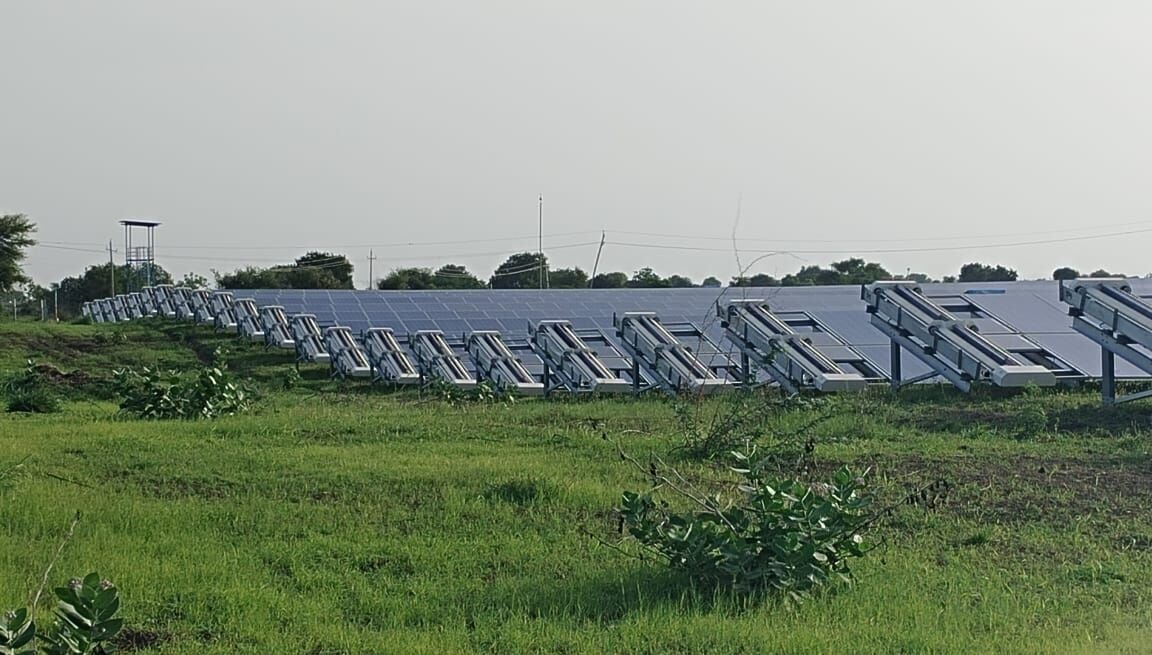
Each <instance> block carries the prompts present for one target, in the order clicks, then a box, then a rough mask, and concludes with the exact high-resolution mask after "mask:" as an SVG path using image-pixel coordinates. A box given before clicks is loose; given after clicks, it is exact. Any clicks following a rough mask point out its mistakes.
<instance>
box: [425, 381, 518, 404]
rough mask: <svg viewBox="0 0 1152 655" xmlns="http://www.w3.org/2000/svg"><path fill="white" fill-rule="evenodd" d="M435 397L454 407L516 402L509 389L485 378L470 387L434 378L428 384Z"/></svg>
mask: <svg viewBox="0 0 1152 655" xmlns="http://www.w3.org/2000/svg"><path fill="white" fill-rule="evenodd" d="M428 391H430V392H431V393H432V394H433V395H434V396H435V397H436V398H438V399H440V400H442V401H444V402H446V403H448V404H449V405H452V406H454V407H464V406H466V405H469V404H477V405H495V404H503V405H510V404H512V403H514V402H516V394H515V393H514V392H512V390H510V389H504V388H502V387H499V386H497V385H494V384H492V383H491V382H489V381H487V380H481V381H479V382H477V383H476V386H475V387H474V388H472V389H461V388H460V387H458V386H456V385H455V384H452V383H451V382H449V381H447V380H442V379H436V380H433V381H432V382H431V383H429V385H428Z"/></svg>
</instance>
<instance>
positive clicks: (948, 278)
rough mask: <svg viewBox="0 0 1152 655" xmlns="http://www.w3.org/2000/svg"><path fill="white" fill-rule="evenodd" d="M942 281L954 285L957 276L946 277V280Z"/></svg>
mask: <svg viewBox="0 0 1152 655" xmlns="http://www.w3.org/2000/svg"><path fill="white" fill-rule="evenodd" d="M940 281H941V282H943V283H945V284H952V283H953V282H955V281H956V276H955V275H945V276H944V279H942V280H940Z"/></svg>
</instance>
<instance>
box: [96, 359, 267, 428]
mask: <svg viewBox="0 0 1152 655" xmlns="http://www.w3.org/2000/svg"><path fill="white" fill-rule="evenodd" d="M113 384H114V387H115V389H116V392H117V394H118V395H120V396H121V397H122V398H123V400H122V401H121V402H120V410H121V411H122V412H124V413H126V414H129V415H132V416H136V417H139V418H148V419H211V418H216V417H218V416H227V415H232V414H239V413H242V412H245V411H247V410H248V409H249V408H250V407H251V399H250V398H249V394H248V393H247V391H245V389H244V388H243V387H242V386H241V385H240V384H239V383H238V382H236V381H235V380H233V379H232V377H231V376H230V375H229V374H228V373H227V372H226V370H224V369H221V368H218V367H205V368H201V369H199V370H195V371H191V372H188V373H180V372H177V371H161V370H159V369H154V368H147V367H145V368H142V369H140V371H136V370H134V369H131V368H127V369H122V370H118V371H115V372H114V373H113Z"/></svg>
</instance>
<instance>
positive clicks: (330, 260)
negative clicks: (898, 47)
mask: <svg viewBox="0 0 1152 655" xmlns="http://www.w3.org/2000/svg"><path fill="white" fill-rule="evenodd" d="M35 232H36V224H35V223H33V222H32V221H31V220H29V219H28V217H27V216H25V215H23V214H9V215H4V216H0V294H2V297H0V300H2V301H3V302H5V303H9V302H11V301H17V302H18V303H19V304H21V305H24V306H25V309H24V311H25V312H27V311H28V308H29V307H35V306H37V305H38V303H39V302H40V301H41V300H48V302H49V303H50V304H51V305H52V306H55V307H56V308H58V310H59V312H60V313H61V315H63V316H72V315H76V314H78V313H79V311H80V307H81V305H82V304H83V303H85V302H87V301H90V300H95V299H98V298H105V297H107V296H109V295H110V294H112V293H124V292H125V291H126V290H128V289H133V290H135V289H139V288H140V287H141V286H143V285H144V284H145V283H146V281H149V280H150V281H151V283H152V284H176V285H178V286H187V287H192V288H207V287H208V286H209V284H210V282H209V280H208V279H207V278H204V277H203V276H201V275H197V274H195V273H188V274H185V275H184V276H183V277H182V278H180V279H175V278H174V277H173V276H172V275H171V274H170V273H169V272H168V271H166V270H164V269H163V268H162V267H160V266H158V265H157V266H154V267H153V268H152V269H150V270H149V269H144V268H141V267H135V268H132V267H129V266H127V265H116V264H112V263H105V264H99V265H94V266H89V267H87V268H86V269H85V270H84V271H83V272H82V273H80V274H78V275H75V276H69V277H65V278H63V279H62V280H60V281H58V282H55V283H53V284H51V285H49V286H47V287H42V286H39V285H37V284H34V283H33V282H32V280H30V279H29V278H28V277H27V276H26V275H25V273H24V271H23V267H22V264H23V261H24V258H25V255H26V252H27V250H28V249H29V248H31V247H33V246H35V245H36V240H35V239H34V234H35ZM354 271H355V267H354V266H353V265H352V263H351V261H349V260H348V258H347V256H345V255H343V254H339V253H330V252H321V251H311V252H307V253H305V254H304V255H302V256H300V257H298V258H296V259H295V260H293V261H292V262H290V263H286V264H283V265H278V266H268V267H258V266H245V267H241V268H238V269H236V270H234V271H232V272H228V273H221V272H219V271H215V270H214V271H212V275H213V280H212V282H214V284H215V287H216V288H219V289H352V288H355V282H354V278H353V274H354ZM1080 277H1096V278H1100V277H1124V276H1123V275H1122V274H1119V273H1110V272H1108V271H1106V270H1103V269H1098V270H1095V271H1092V272H1090V273H1087V274H1083V273H1081V272H1080V271H1079V270H1077V269H1075V268H1071V267H1067V266H1062V267H1060V268H1057V269H1055V270H1054V271H1053V272H1052V278H1053V279H1056V280H1069V279H1076V278H1080ZM1017 278H1018V274H1017V272H1016V271H1015V270H1014V269H1011V268H1008V267H1006V266H1002V265H999V264H995V265H993V264H984V263H980V262H972V263H968V264H965V265H964V266H962V267H961V268H960V271H959V272H958V274H957V275H954V276H951V275H950V276H945V277H944V278H942V279H941V280H934V279H932V278H931V277H929V276H928V275H925V274H923V273H912V272H906V273H905V274H903V275H899V274H893V273H892V272H891V271H889V270H888V269H886V268H884V266H883V265H881V264H880V263H878V262H869V261H865V260H864V259H861V258H859V257H851V258H848V259H844V260H841V261H837V262H833V263H832V264H831V265H830V266H828V267H827V268H825V267H823V266H819V265H808V266H802V267H800V269H799V270H798V271H796V272H795V273H790V274H788V275H785V276H783V277H781V278H779V279H777V278H776V277H773V276H772V275H769V274H767V273H756V274H751V275H746V276H739V277H733V278H731V279H729V280H728V281H727V282H726V283H725V282H723V281H721V280H720V279H719V278H717V277H713V276H709V277H706V278H704V279H703V280H701V281H699V282H696V281H694V280H692V279H691V278H690V277H688V276H685V275H677V274H673V275H668V276H666V277H665V276H662V275H660V274H658V273H656V272H655V271H654V270H653V269H652V268H649V267H643V268H640V269H638V270H636V271H633V272H632V273H626V272H623V271H611V272H606V273H600V272H596V273H595V274H592V275H590V274H589V273H588V272H586V271H584V270H583V269H581V268H579V267H572V268H552V267H551V266H550V265H549V263H548V258H547V256H545V255H541V254H539V253H531V252H521V253H516V254H513V255H511V256H509V257H508V258H507V259H505V260H504V262H503V263H501V264H500V265H499V266H498V267H497V268H496V269H495V270H494V271H493V272H492V274H491V275H490V276H488V278H487V279H482V278H480V277H478V276H477V275H475V274H473V273H472V272H470V271H469V270H468V269H467V268H466V267H464V266H461V265H459V264H444V265H443V266H440V267H438V268H421V267H409V268H394V269H392V270H391V271H389V272H388V273H387V274H386V275H385V276H384V277H382V278H380V279H378V280H375V281H374V283H375V286H376V288H377V289H382V290H423V289H429V290H434V289H486V288H491V289H536V288H539V287H546V288H550V289H585V288H592V289H629V288H632V289H662V288H687V287H710V288H719V287H722V286H725V285H727V286H730V287H776V286H781V287H792V286H816V285H837V284H868V283H871V282H875V281H877V280H912V281H915V282H920V283H927V282H1011V281H1015V280H1016V279H1017ZM36 311H38V309H37V310H36Z"/></svg>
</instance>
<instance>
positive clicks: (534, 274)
mask: <svg viewBox="0 0 1152 655" xmlns="http://www.w3.org/2000/svg"><path fill="white" fill-rule="evenodd" d="M547 267H548V258H547V257H545V256H544V255H541V254H539V253H534V252H521V253H517V254H515V255H512V256H511V257H509V258H508V259H506V260H504V263H503V264H500V266H499V268H497V269H496V271H495V272H494V273H493V274H492V278H491V279H490V280H489V283H490V285H491V287H492V288H493V289H537V288H539V287H540V286H541V285H540V271H541V269H542V268H543V269H547Z"/></svg>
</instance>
